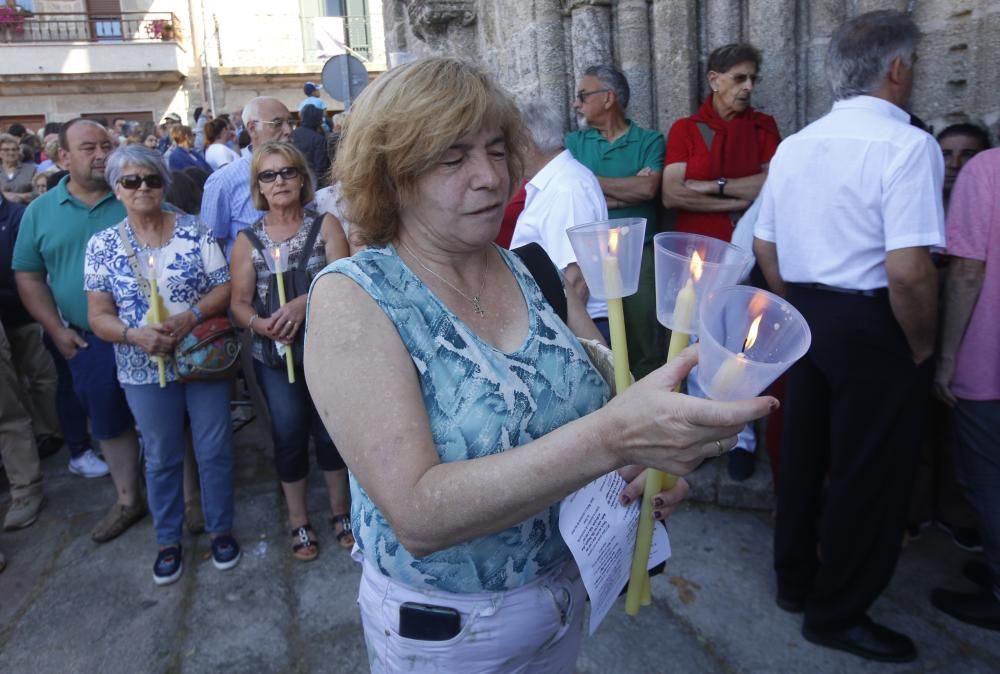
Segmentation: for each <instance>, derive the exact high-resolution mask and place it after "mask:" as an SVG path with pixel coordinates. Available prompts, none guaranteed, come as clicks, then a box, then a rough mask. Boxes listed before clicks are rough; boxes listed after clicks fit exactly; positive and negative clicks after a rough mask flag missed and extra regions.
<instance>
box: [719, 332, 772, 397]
mask: <svg viewBox="0 0 1000 674" xmlns="http://www.w3.org/2000/svg"><path fill="white" fill-rule="evenodd" d="M763 317H764V314H760V315H759V316H757V318H755V319H754V320H753V323H751V324H750V329H749V330H748V331H747V338H746V339H745V340H744V341H743V349H742V350H741V351H740V353H737V354H735V355H734V356H733V357H732V358H730V357H728V356H727V357H726V359H725V360H724V361H722V367H720V368H719V371H718V372H716V373H715V376H714V377H712V383H711V385H710V386H709V392H710V393H711V394H712V396H713V397H714V398H717V399H718V398H728V397H729V396H728V393H729V392H730V391H732V390H733V388H735V387H736V386H737V385H738V384H739V383H740V380H741V379H743V371H744V369H745V368H746V364H747V357H746V353H745V352H746V351H747V349H749V348H750V347H752V346H753V345H754V342H756V341H757V331H758V330H759V329H760V320H761V319H762V318H763Z"/></svg>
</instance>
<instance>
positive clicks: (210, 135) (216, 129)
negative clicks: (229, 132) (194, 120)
mask: <svg viewBox="0 0 1000 674" xmlns="http://www.w3.org/2000/svg"><path fill="white" fill-rule="evenodd" d="M228 126H229V122H228V121H226V120H225V119H223V118H222V117H216V118H215V119H213V120H212V121H211V122H209V123H208V124H206V125H205V143H206V144H208V145H211V144H212V143H214V142H215V139H216V138H218V137H219V136H220V135H222V132H223V131H225V130H226V127H228Z"/></svg>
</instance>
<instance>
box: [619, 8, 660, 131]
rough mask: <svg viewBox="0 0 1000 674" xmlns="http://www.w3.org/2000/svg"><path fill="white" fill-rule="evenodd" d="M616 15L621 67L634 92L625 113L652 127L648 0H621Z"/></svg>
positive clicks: (640, 124) (645, 125)
mask: <svg viewBox="0 0 1000 674" xmlns="http://www.w3.org/2000/svg"><path fill="white" fill-rule="evenodd" d="M617 19H618V21H617V28H618V32H617V34H616V35H615V43H616V44H617V45H618V58H619V67H620V68H621V70H622V72H623V73H625V77H626V78H627V79H628V84H629V90H630V92H631V96H630V100H629V104H628V110H627V111H626V114H627V115H628V117H629V118H631V119H633V120H635V122H636V124H638V125H639V126H644V127H646V128H649V127H650V126H652V124H653V91H652V74H653V73H652V54H651V50H650V29H651V26H650V22H649V0H618V12H617ZM654 25H655V24H654Z"/></svg>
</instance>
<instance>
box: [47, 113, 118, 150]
mask: <svg viewBox="0 0 1000 674" xmlns="http://www.w3.org/2000/svg"><path fill="white" fill-rule="evenodd" d="M84 123H86V124H96V125H97V126H101V127H104V128H105V130H106V129H107V126H106V125H104V124H101V123H100V122H99V121H97V120H96V119H87V118H86V117H76V118H74V119H71V120H69V121H68V122H66V123H65V124H63V125H62V128H61V129H59V147H61V148H62V149H64V150H66V151H67V152H69V138H68V135H69V130H70V129H71V128H73V127H74V126H76V125H77V124H84Z"/></svg>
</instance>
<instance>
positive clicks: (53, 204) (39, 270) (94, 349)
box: [13, 119, 146, 543]
mask: <svg viewBox="0 0 1000 674" xmlns="http://www.w3.org/2000/svg"><path fill="white" fill-rule="evenodd" d="M59 142H60V150H59V159H60V164H62V165H63V166H66V167H68V168H69V175H68V176H66V177H65V178H63V179H62V181H61V182H60V183H59V184H58V185H57V186H56V187H55V188H54V189H52V190H49V191H48V192H46V193H45V194H43V195H42V196H41V197H39V198H38V199H35V200H34V201H33V202H31V204H30V205H29V206H28V209H27V211H25V213H24V217H23V219H22V220H21V230H20V233H19V234H18V237H17V243H16V244H15V246H14V260H13V267H14V271H15V276H16V279H17V290H18V294H20V296H21V301H22V302H23V303H24V306H25V307H26V308H27V309H28V312H29V313H30V314H31V315H32V316H33V317H34V318H35V320H36V321H38V322H39V323H41V324H42V327H43V328H44V329H45V331H46V333H48V335H49V337H50V338H51V339H52V341H53V342H54V343H55V346H56V348H57V349H58V350H59V352H60V353H61V354H62V355H63V357H64V358H65V359H66V361H67V363H68V365H69V369H70V371H71V372H72V374H73V388H74V390H75V392H76V395H77V397H78V398H79V399H80V403H81V404H82V406H83V408H84V410H86V412H87V416H88V417H89V418H90V428H91V434H92V435H93V436H94V438H96V439H97V440H98V441H99V442H100V444H101V450H102V451H103V453H104V459H105V461H107V464H108V468H109V469H110V471H111V478H112V480H114V483H115V488H116V490H117V492H118V498H117V500H116V502H115V504H114V505H113V506H112V507H111V510H110V511H108V513H107V515H105V517H104V518H103V519H102V520H101V522H100V523H98V525H97V526H96V527H95V528H94V530H93V532H92V534H91V537H92V538H93V539H94V540H95V541H97V542H101V543H103V542H104V541H108V540H111V539H112V538H114V537H116V536H118V535H119V534H121V533H122V532H124V531H125V530H126V529H127V528H128V527H129V526H131V525H132V524H133V523H134V522H136V521H138V520H139V519H141V518H142V517H143V516H145V514H146V505H145V502H144V500H143V498H142V494H141V493H140V487H139V442H138V438H137V436H136V433H135V422H134V421H133V419H132V415H131V413H130V412H129V408H128V404H127V403H126V401H125V394H124V393H123V392H122V389H121V386H119V384H118V378H117V369H116V367H115V356H114V352H113V350H112V346H111V345H110V344H109V343H107V342H105V341H103V340H101V339H99V338H98V337H97V336H96V335H94V333H93V332H91V330H90V325H89V323H88V322H87V297H86V294H85V293H84V290H83V258H84V253H85V251H86V248H87V242H88V241H89V240H90V237H91V236H92V235H94V234H96V233H97V232H100V231H101V230H104V229H107V228H108V227H111V226H113V225H115V224H116V223H118V222H120V221H121V220H123V219H124V218H125V208H124V207H123V206H122V205H121V203H120V202H119V201H118V200H117V199H116V198H115V195H114V193H113V192H112V191H111V189H110V188H109V187H108V184H107V182H106V181H105V180H104V160H105V159H106V158H107V156H108V154H110V153H111V150H112V149H113V146H112V143H111V138H110V136H109V135H108V132H107V130H106V129H105V128H104V127H103V126H101V125H100V124H98V123H96V122H93V121H90V120H86V119H74V120H72V121H70V122H67V123H66V124H65V125H63V128H62V131H61V132H60V134H59Z"/></svg>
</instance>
